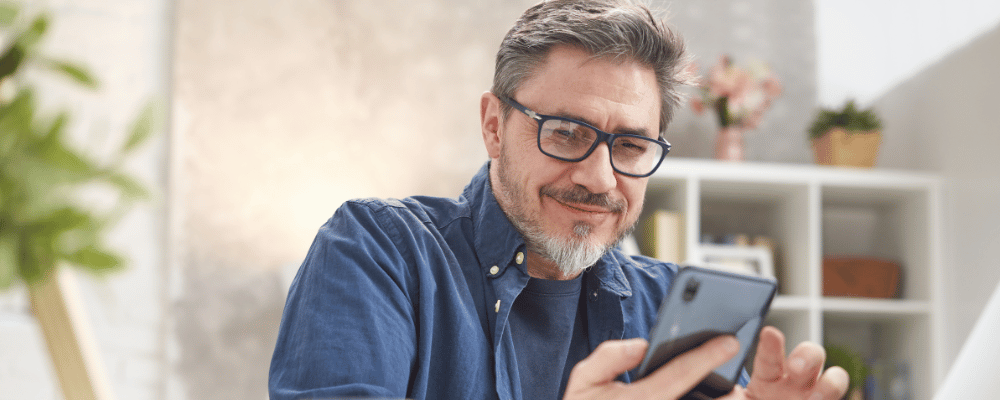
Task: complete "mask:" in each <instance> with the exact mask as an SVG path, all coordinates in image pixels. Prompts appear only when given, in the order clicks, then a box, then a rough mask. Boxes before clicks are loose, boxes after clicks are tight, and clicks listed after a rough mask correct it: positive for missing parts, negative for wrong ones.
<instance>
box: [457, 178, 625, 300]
mask: <svg viewBox="0 0 1000 400" xmlns="http://www.w3.org/2000/svg"><path fill="white" fill-rule="evenodd" d="M463 196H464V197H465V198H466V199H467V200H468V202H469V206H470V211H471V214H472V223H473V229H474V232H475V239H474V241H473V245H474V246H475V249H476V254H477V255H478V257H479V264H480V268H483V270H484V271H485V272H486V274H487V275H489V276H500V275H502V274H503V273H504V272H505V271H506V270H507V268H508V266H512V265H513V266H517V267H518V268H519V269H521V272H523V273H525V274H527V270H526V269H525V267H524V264H520V265H519V264H518V263H516V262H514V260H515V258H516V257H517V253H518V252H524V251H525V245H524V238H523V237H522V236H521V234H520V232H518V231H517V229H516V228H514V225H513V224H511V222H510V219H508V218H507V214H505V213H504V212H503V209H501V208H500V204H499V203H497V200H496V197H495V196H494V195H493V186H492V184H491V183H490V162H489V161H487V162H486V163H485V164H483V166H482V168H480V169H479V172H477V173H476V175H475V176H473V178H472V181H471V182H469V185H468V186H466V187H465V191H464V192H463ZM631 262H632V261H631V259H630V258H629V257H628V256H626V255H624V254H623V253H622V252H621V251H619V250H618V249H613V250H612V251H609V252H608V253H607V254H605V255H604V256H603V257H601V259H600V260H598V261H597V264H595V265H594V266H592V267H591V268H589V269H588V270H587V271H586V272H584V274H592V275H593V276H594V277H596V278H597V279H598V281H599V282H600V284H601V287H602V288H605V289H607V290H609V291H611V292H612V293H615V294H617V295H619V296H621V297H630V296H632V289H631V286H630V285H629V282H628V279H626V278H625V273H624V272H623V271H622V265H623V264H626V263H631ZM494 266H495V267H497V272H496V273H493V272H492V271H491V269H492V268H493V267H494Z"/></svg>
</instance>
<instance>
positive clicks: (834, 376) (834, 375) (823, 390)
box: [813, 367, 850, 400]
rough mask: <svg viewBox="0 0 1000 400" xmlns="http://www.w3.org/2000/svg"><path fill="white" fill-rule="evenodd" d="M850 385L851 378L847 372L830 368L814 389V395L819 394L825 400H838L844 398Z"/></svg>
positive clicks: (838, 368) (837, 368)
mask: <svg viewBox="0 0 1000 400" xmlns="http://www.w3.org/2000/svg"><path fill="white" fill-rule="evenodd" d="M849 383H850V377H849V376H848V375H847V371H844V369H843V368H840V367H830V368H829V369H827V370H826V372H824V373H823V375H821V376H820V377H819V381H817V382H816V386H815V387H814V388H813V393H814V395H815V394H819V395H820V396H821V397H820V398H821V399H823V400H837V399H840V398H843V397H844V394H846V393H847V385H848V384H849Z"/></svg>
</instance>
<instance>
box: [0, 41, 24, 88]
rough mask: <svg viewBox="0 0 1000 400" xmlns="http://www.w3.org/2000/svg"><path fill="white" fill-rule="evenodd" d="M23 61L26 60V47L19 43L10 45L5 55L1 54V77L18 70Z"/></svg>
mask: <svg viewBox="0 0 1000 400" xmlns="http://www.w3.org/2000/svg"><path fill="white" fill-rule="evenodd" d="M22 61H24V49H22V48H21V46H20V45H18V44H17V43H14V45H12V46H10V48H9V49H7V51H6V52H4V53H3V56H0V79H4V78H6V77H8V76H10V75H13V74H14V72H17V68H18V67H20V66H21V62H22Z"/></svg>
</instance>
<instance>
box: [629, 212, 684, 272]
mask: <svg viewBox="0 0 1000 400" xmlns="http://www.w3.org/2000/svg"><path fill="white" fill-rule="evenodd" d="M640 230H641V232H642V241H641V242H640V246H639V249H640V250H641V251H642V254H645V255H647V256H649V257H653V258H655V259H657V260H662V261H667V262H672V263H677V264H680V263H682V262H683V261H684V215H683V214H681V213H676V212H673V211H667V210H655V211H653V212H652V213H651V214H650V215H649V216H647V217H646V219H645V220H643V222H642V224H641V226H640Z"/></svg>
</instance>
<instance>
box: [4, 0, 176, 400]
mask: <svg viewBox="0 0 1000 400" xmlns="http://www.w3.org/2000/svg"><path fill="white" fill-rule="evenodd" d="M41 11H46V12H47V13H48V14H49V15H50V16H51V17H52V18H51V22H50V25H49V33H48V35H47V36H46V39H45V41H44V42H43V51H44V53H45V54H46V55H49V56H52V57H54V58H59V59H68V60H73V61H76V62H78V63H81V64H83V65H86V66H87V67H89V69H90V70H91V71H92V72H93V73H94V75H95V76H96V77H97V78H98V80H99V81H100V87H99V89H98V90H96V91H86V90H81V89H78V88H76V87H75V86H72V85H69V84H67V83H66V80H65V79H64V78H62V77H57V76H54V75H52V74H45V73H37V74H32V81H34V82H36V84H37V87H38V90H39V100H40V103H41V104H40V106H41V108H42V109H43V110H45V113H46V114H48V115H54V114H55V113H56V112H58V111H60V110H65V111H68V112H69V113H70V115H71V120H70V125H69V127H68V133H69V135H70V137H71V139H72V140H73V141H74V142H75V143H76V144H77V146H78V147H79V148H80V149H82V150H83V151H85V152H86V153H88V154H90V155H91V156H92V157H94V158H96V159H101V158H102V154H108V153H109V152H110V151H111V150H112V149H114V148H117V147H118V146H120V144H121V143H122V141H123V140H124V138H125V136H126V134H127V129H128V126H129V125H130V123H131V122H132V121H133V120H134V118H135V117H136V116H137V115H138V114H139V111H140V110H141V108H142V106H143V105H144V104H145V103H146V102H147V101H150V100H152V99H153V98H154V97H160V98H161V99H162V98H166V97H167V96H168V93H167V70H168V65H169V62H168V56H169V54H168V52H167V49H169V42H168V40H167V38H168V37H169V30H170V8H169V2H168V1H165V0H140V1H135V0H129V1H126V0H101V1H70V0H50V1H35V2H29V3H27V4H26V10H25V15H26V16H33V15H35V13H37V12H41ZM158 135H159V136H157V137H156V139H154V140H153V141H152V143H150V144H148V145H147V146H146V147H144V148H143V149H142V150H141V151H140V152H139V154H137V155H136V157H134V158H133V159H132V160H131V161H130V162H128V163H127V164H126V166H127V169H128V171H129V172H130V173H131V174H133V175H136V176H138V177H139V178H141V180H143V181H144V182H145V183H146V185H147V187H149V188H150V189H152V190H153V192H155V193H156V198H155V199H154V200H153V201H151V202H149V203H145V204H142V205H141V206H139V207H137V208H136V209H134V210H133V211H132V212H130V213H128V214H127V215H126V216H125V218H124V219H123V220H122V221H121V223H120V224H119V225H118V226H117V227H116V228H115V229H113V230H112V231H111V232H110V235H109V236H108V242H109V244H110V245H111V246H113V247H115V248H117V249H118V250H119V251H121V252H122V253H124V254H125V255H126V256H127V257H128V258H129V259H130V261H131V263H130V264H129V266H128V267H127V269H125V270H124V271H121V272H119V273H116V274H114V275H111V276H108V277H103V278H101V277H93V276H90V275H87V274H82V273H81V274H75V275H76V277H77V279H76V280H77V283H78V286H79V288H80V294H81V301H82V304H83V305H84V309H85V311H86V314H87V316H88V318H87V320H88V321H89V323H90V327H91V330H92V331H93V334H94V337H95V338H96V346H97V349H98V353H99V355H100V358H101V359H102V361H103V364H104V366H105V371H106V374H107V376H108V379H109V380H110V384H111V386H112V389H113V391H114V393H115V394H116V395H117V398H123V399H130V398H136V399H151V398H158V397H160V394H161V393H162V392H163V391H164V386H163V384H164V379H163V376H164V373H165V368H164V366H165V353H164V345H163V344H164V340H165V335H164V332H163V330H162V328H163V323H162V322H163V317H164V305H165V303H164V294H165V290H166V286H165V285H164V284H163V282H164V281H165V277H166V270H165V269H164V267H163V266H164V262H163V261H164V255H165V246H166V237H165V232H166V219H167V218H166V213H167V210H166V202H165V201H164V200H165V193H166V176H167V175H166V157H167V145H166V143H167V138H166V136H165V132H164V131H163V130H161V131H160V132H158ZM44 346H45V345H44V341H43V340H42V336H41V332H40V331H39V329H38V327H37V324H36V323H35V321H34V319H33V318H32V316H31V311H30V309H29V308H28V304H27V299H26V293H25V290H24V288H23V287H15V288H13V290H11V291H9V292H7V293H4V294H3V295H2V296H0V354H2V356H0V388H3V389H2V390H0V398H3V399H57V398H61V394H60V391H59V389H58V384H57V382H56V381H55V373H54V371H53V370H52V365H51V362H50V361H49V358H48V353H47V350H46V349H45V347H44Z"/></svg>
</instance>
